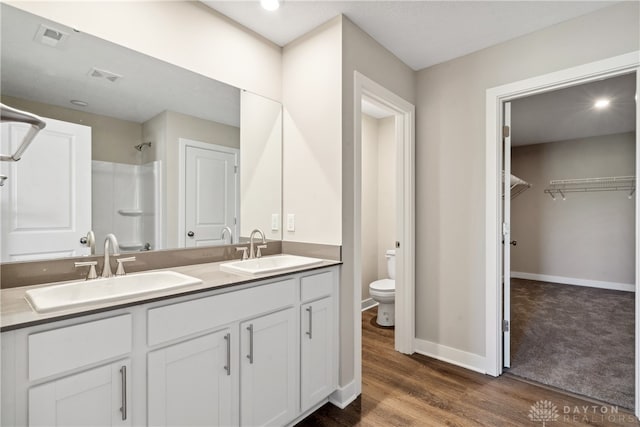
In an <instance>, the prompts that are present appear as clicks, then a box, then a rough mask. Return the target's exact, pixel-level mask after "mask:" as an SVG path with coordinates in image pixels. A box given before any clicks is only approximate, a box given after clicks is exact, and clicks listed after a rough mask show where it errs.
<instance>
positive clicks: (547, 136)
mask: <svg viewBox="0 0 640 427" xmlns="http://www.w3.org/2000/svg"><path fill="white" fill-rule="evenodd" d="M635 94H636V76H635V73H634V74H627V75H623V76H619V77H612V78H609V79H606V80H600V81H596V82H592V83H586V84H582V85H578V86H573V87H569V88H565V89H561V90H556V91H553V92H546V93H542V94H539V95H534V96H530V97H527V98H522V99H518V100H515V101H513V102H512V105H511V116H512V119H511V128H512V131H511V137H512V138H511V143H512V145H514V146H518V145H529V144H539V143H543V142H552V141H566V140H569V139H578V138H586V137H592V136H601V135H611V134H614V133H622V132H631V131H633V130H635V128H636V126H635V125H636V101H635V99H634V98H635ZM600 98H607V99H609V100H610V101H611V104H610V105H609V107H608V108H606V109H602V110H599V109H596V108H594V103H595V101H596V100H597V99H600Z"/></svg>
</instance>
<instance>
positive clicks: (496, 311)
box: [485, 51, 640, 416]
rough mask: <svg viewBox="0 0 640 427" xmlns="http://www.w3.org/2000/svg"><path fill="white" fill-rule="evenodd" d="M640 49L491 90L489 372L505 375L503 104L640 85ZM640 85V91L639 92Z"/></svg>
mask: <svg viewBox="0 0 640 427" xmlns="http://www.w3.org/2000/svg"><path fill="white" fill-rule="evenodd" d="M639 67H640V51H635V52H630V53H627V54H624V55H619V56H615V57H612V58H608V59H604V60H601V61H596V62H591V63H588V64H584V65H580V66H577V67H572V68H568V69H564V70H561V71H557V72H553V73H549V74H545V75H542V76H537V77H533V78H529V79H525V80H520V81H517V82H514V83H510V84H506V85H503V86H498V87H494V88H490V89H487V93H486V159H485V162H486V163H485V168H486V176H485V188H486V207H485V221H486V222H485V267H486V276H485V284H486V294H485V295H486V301H485V303H486V319H485V320H486V331H485V334H486V361H487V362H486V372H487V374H489V375H493V376H499V375H501V374H502V366H503V363H502V325H501V320H502V313H501V301H502V286H501V264H502V259H501V252H500V249H501V224H500V221H501V215H500V209H501V203H502V200H501V193H500V185H501V183H502V180H501V175H500V170H501V166H502V165H501V162H502V150H501V144H502V138H501V133H500V131H501V129H502V103H503V102H505V101H509V100H513V99H517V98H521V97H525V96H530V95H534V94H537V93H542V92H546V91H549V90H555V89H560V88H563V87H568V86H574V85H576V84H581V83H586V82H590V81H594V80H600V79H603V78H608V77H613V76H616V75H620V74H625V73H630V72H634V71H635V72H636V79H637V81H638V84H639V86H638V88H640V76H639V74H640V68H639ZM638 88H637V89H636V90H638ZM639 171H640V108H638V107H637V106H636V186H637V181H638V176H639V175H640V173H639ZM639 208H640V204H639V201H638V197H636V271H635V277H636V282H635V285H636V289H637V288H638V283H640V269H639V266H638V264H639V263H638V259H637V258H638V255H639V253H640V244H639V241H640V216H639ZM636 319H640V292H636ZM639 336H640V322H638V321H636V352H635V354H636V387H635V388H636V396H635V413H636V416H638V415H640V393H639V392H638V390H640V376H639V370H640V362H639V361H640V340H639Z"/></svg>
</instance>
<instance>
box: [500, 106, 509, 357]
mask: <svg viewBox="0 0 640 427" xmlns="http://www.w3.org/2000/svg"><path fill="white" fill-rule="evenodd" d="M503 114H504V117H503V123H504V126H503V133H502V137H503V141H504V158H503V162H502V165H503V167H502V173H503V175H502V177H503V178H502V189H503V190H502V260H503V262H502V286H503V288H502V289H503V297H502V324H503V328H502V330H503V335H502V351H503V355H502V358H503V359H502V360H503V364H504V366H505V368H509V367H511V332H510V331H511V103H510V102H505V103H504V113H503Z"/></svg>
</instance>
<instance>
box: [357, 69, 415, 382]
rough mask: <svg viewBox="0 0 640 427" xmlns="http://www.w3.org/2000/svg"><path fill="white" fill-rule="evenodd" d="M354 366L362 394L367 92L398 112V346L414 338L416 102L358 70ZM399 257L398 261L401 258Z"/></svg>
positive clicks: (408, 345)
mask: <svg viewBox="0 0 640 427" xmlns="http://www.w3.org/2000/svg"><path fill="white" fill-rule="evenodd" d="M354 86H355V93H354V95H355V96H354V146H355V156H354V163H355V164H354V184H355V189H354V197H355V201H354V202H355V203H354V204H355V206H354V220H355V221H354V224H355V230H354V242H355V244H354V266H353V268H354V269H353V271H354V273H353V302H354V307H353V314H354V319H353V322H354V337H355V342H354V369H355V383H356V388H357V394H360V391H361V387H362V353H361V349H362V306H361V303H362V287H361V283H362V271H361V269H362V253H361V252H362V250H361V244H360V243H361V242H362V240H361V239H362V236H361V230H360V224H361V223H362V206H361V205H362V201H361V198H362V97H363V96H365V97H367V98H370V99H373V100H374V101H376V102H377V103H379V104H381V105H383V106H384V107H385V108H387V109H388V110H390V111H393V112H394V114H395V117H396V140H397V141H399V142H400V144H399V145H400V146H399V147H398V151H397V152H398V153H399V154H400V155H399V156H398V159H397V165H398V168H397V179H398V181H399V182H400V183H402V189H403V190H402V194H398V195H397V200H398V205H397V208H396V209H398V212H399V213H400V215H398V223H399V224H400V228H401V233H400V235H398V236H396V239H397V240H398V242H400V248H399V249H400V250H399V253H400V256H397V257H396V263H397V265H396V274H397V277H398V278H399V280H400V281H401V283H403V286H401V287H397V288H396V301H395V305H396V310H395V312H396V319H395V323H396V329H395V349H396V350H397V351H399V352H402V353H407V354H411V353H413V352H414V338H415V131H414V129H415V126H414V123H415V107H414V106H413V105H412V104H410V103H409V102H407V101H405V100H404V99H402V98H400V97H399V96H398V95H396V94H394V93H393V92H391V91H389V90H388V89H386V88H384V87H383V86H381V85H379V84H378V83H376V82H374V81H373V80H371V79H369V78H368V77H366V76H364V75H363V74H361V73H359V72H358V71H355V72H354ZM398 261H399V262H398Z"/></svg>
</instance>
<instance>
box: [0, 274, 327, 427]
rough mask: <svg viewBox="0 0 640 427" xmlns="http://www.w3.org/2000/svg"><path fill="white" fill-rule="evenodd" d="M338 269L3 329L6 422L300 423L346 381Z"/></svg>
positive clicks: (3, 394) (20, 424)
mask: <svg viewBox="0 0 640 427" xmlns="http://www.w3.org/2000/svg"><path fill="white" fill-rule="evenodd" d="M338 269H339V267H338V266H330V267H325V268H322V269H315V270H308V271H303V272H297V273H291V274H288V275H283V276H279V277H275V278H268V279H264V280H260V281H252V282H247V283H244V284H240V285H238V286H236V287H233V288H223V289H215V288H214V289H211V290H209V291H205V292H202V293H197V294H192V295H184V296H176V297H173V298H170V299H163V300H160V301H155V302H151V303H147V304H139V305H134V306H131V307H126V308H120V309H117V310H112V311H105V312H101V313H97V314H92V315H86V316H82V317H74V318H72V319H66V320H60V321H54V322H51V323H46V324H42V325H37V326H32V327H25V328H21V329H16V330H11V331H7V332H3V333H2V337H1V339H2V346H1V350H2V357H1V362H2V367H1V369H2V370H1V375H2V394H1V415H2V425H7V426H40V425H47V426H72V425H83V426H86V425H92V426H93V425H95V426H142V425H147V426H176V425H180V426H196V425H197V426H201V425H207V426H286V425H292V424H293V423H295V422H296V421H298V420H299V419H301V418H302V417H303V416H305V415H306V414H307V413H308V412H310V411H311V410H313V409H314V408H316V407H318V406H319V405H321V404H323V403H325V402H326V401H328V397H329V395H330V394H331V393H332V392H333V391H335V390H336V388H337V378H338V352H337V350H338V344H337V343H338V319H337V313H338V310H337V286H338V272H339V270H338Z"/></svg>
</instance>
